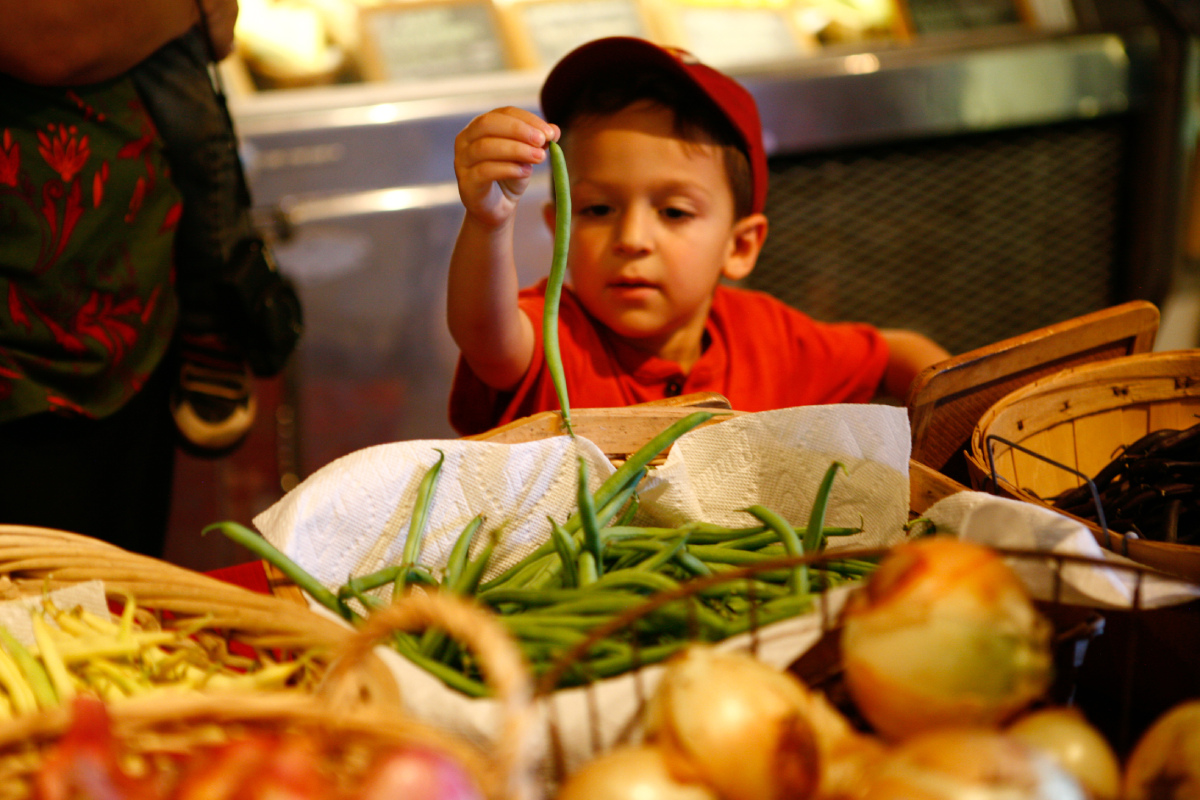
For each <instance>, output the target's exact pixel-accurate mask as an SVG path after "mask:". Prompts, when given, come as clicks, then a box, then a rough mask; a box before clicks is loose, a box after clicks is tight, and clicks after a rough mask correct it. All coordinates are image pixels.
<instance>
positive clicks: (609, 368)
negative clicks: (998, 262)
mask: <svg viewBox="0 0 1200 800" xmlns="http://www.w3.org/2000/svg"><path fill="white" fill-rule="evenodd" d="M545 288H546V282H545V281H542V282H541V283H539V284H538V285H537V286H533V287H530V288H528V289H524V290H522V292H521V295H520V303H521V309H522V310H523V311H524V312H525V313H526V314H528V315H529V318H530V319H531V320H533V330H534V335H535V338H536V342H535V347H534V353H533V362H532V363H531V364H530V366H529V370H528V371H527V372H526V374H525V377H524V378H522V379H521V382H520V383H519V384H518V385H517V386H516V388H514V389H512V390H511V391H507V392H498V391H496V390H495V389H492V388H490V387H489V386H487V385H486V384H484V383H483V382H482V381H481V380H479V378H478V377H477V376H476V375H475V373H474V372H472V371H471V368H470V367H469V366H467V364H466V362H465V361H464V360H462V359H461V358H460V359H459V362H458V370H457V372H456V374H455V376H454V385H453V388H452V389H451V392H450V423H451V424H452V425H453V426H454V428H455V430H457V431H458V432H459V433H460V434H461V435H463V436H468V435H471V434H475V433H482V432H484V431H487V430H491V429H492V428H494V427H496V426H498V425H503V424H505V423H508V422H511V421H512V420H514V419H520V418H521V417H526V416H529V415H530V414H536V413H538V412H539V411H547V410H556V409H558V407H559V404H558V397H557V395H555V393H554V384H553V382H552V381H551V379H550V372H549V370H548V369H547V368H546V360H545V356H544V352H543V350H542V322H541V320H542V309H543V308H544V306H545V302H546V296H545ZM705 337H706V339H707V341H708V344H707V346H706V347H705V349H704V352H703V354H702V355H701V356H700V360H699V361H697V362H696V364H695V365H694V366H693V367H692V370H691V372H689V373H687V374H684V373H683V371H682V370H681V369H680V367H679V365H678V364H676V363H674V362H672V361H666V360H664V359H661V358H658V357H656V356H653V355H648V354H646V353H644V352H642V351H640V350H636V349H634V348H632V347H630V346H629V345H627V344H624V343H622V342H619V341H617V340H615V339H614V338H613V337H612V336H611V335H610V333H609V331H608V329H607V328H605V327H604V326H603V325H600V324H599V323H597V322H596V321H595V320H594V319H592V317H591V316H589V315H588V313H587V312H586V311H585V310H584V308H583V306H582V305H580V303H579V300H578V299H577V298H576V297H575V295H574V294H572V293H571V291H570V290H569V289H567V288H566V287H564V288H563V292H562V299H561V301H560V303H559V333H558V338H559V349H560V350H561V352H562V362H563V372H564V374H565V377H566V384H567V396H568V400H569V402H570V404H571V407H572V408H612V407H619V406H627V405H633V404H635V403H645V402H649V401H651V400H661V399H663V398H666V397H674V396H677V395H681V394H690V393H692V392H718V393H720V394H722V395H724V396H725V397H726V398H728V400H729V402H730V405H731V406H732V407H733V408H735V409H737V410H738V411H768V410H770V409H775V408H791V407H793V406H804V405H819V404H825V403H865V402H868V401H870V400H871V399H872V398H874V397H875V394H876V390H877V389H878V387H879V384H880V382H881V381H882V380H883V373H884V369H885V367H886V366H887V359H888V349H887V343H886V342H885V341H884V339H883V337H882V336H881V335H880V333H879V331H878V330H877V329H876V328H874V327H872V326H870V325H865V324H860V323H823V322H817V321H816V320H814V319H812V318H811V317H809V316H807V315H805V314H803V313H801V312H799V311H797V310H796V309H794V308H792V307H791V306H788V305H786V304H784V303H783V302H781V301H779V300H777V299H776V298H774V297H772V296H771V295H768V294H766V293H763V292H755V291H748V290H745V289H736V288H732V287H728V286H719V287H718V288H717V292H716V296H715V297H714V298H713V304H712V310H711V311H710V312H709V315H708V323H707V325H706V326H705Z"/></svg>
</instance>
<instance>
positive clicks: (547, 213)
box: [542, 201, 555, 236]
mask: <svg viewBox="0 0 1200 800" xmlns="http://www.w3.org/2000/svg"><path fill="white" fill-rule="evenodd" d="M554 219H555V210H554V202H553V201H551V202H548V203H546V204H545V205H544V206H542V220H543V221H545V223H546V227H547V228H549V229H550V235H551V236H553V235H554Z"/></svg>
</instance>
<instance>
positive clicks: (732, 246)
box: [721, 214, 767, 281]
mask: <svg viewBox="0 0 1200 800" xmlns="http://www.w3.org/2000/svg"><path fill="white" fill-rule="evenodd" d="M766 240H767V218H766V216H764V215H763V214H750V215H749V216H746V217H742V218H741V219H739V220H738V221H736V222H734V223H733V230H732V232H731V233H730V237H729V254H728V256H726V258H725V268H724V269H723V270H722V271H721V275H722V276H723V277H725V278H728V279H729V280H731V281H740V280H741V279H742V278H744V277H746V276H747V275H749V274H750V273H751V272H752V271H753V270H754V265H755V263H756V262H757V261H758V254H759V253H760V252H761V251H762V246H763V242H765V241H766Z"/></svg>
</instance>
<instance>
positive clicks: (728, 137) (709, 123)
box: [559, 68, 754, 219]
mask: <svg viewBox="0 0 1200 800" xmlns="http://www.w3.org/2000/svg"><path fill="white" fill-rule="evenodd" d="M640 102H649V103H653V104H655V105H658V106H661V107H663V108H666V109H669V110H670V111H671V113H672V114H673V115H674V117H675V132H676V134H677V135H678V136H679V138H681V139H683V140H685V141H690V142H697V143H704V144H709V143H712V144H715V145H716V146H717V147H718V148H720V150H721V154H722V159H723V161H724V164H725V174H726V175H727V177H728V179H729V187H730V190H731V191H732V193H733V206H734V219H741V218H742V217H745V216H748V215H749V214H751V213H753V211H754V180H753V176H752V175H751V170H750V159H749V157H748V156H747V154H746V151H745V149H744V147H743V145H742V140H741V137H740V136H739V134H738V132H737V130H736V129H735V128H734V127H733V125H732V124H731V123H730V122H729V119H728V118H727V117H726V115H725V113H724V112H722V111H721V109H719V108H718V107H717V105H716V104H715V103H714V102H713V101H712V100H711V99H710V98H709V97H708V96H707V95H706V94H704V92H702V91H700V90H699V89H697V88H695V87H694V86H690V85H688V84H686V83H684V82H682V81H680V80H679V79H678V78H677V77H675V76H673V75H671V74H669V73H666V72H663V71H647V70H644V69H639V70H637V71H633V70H621V69H619V68H617V69H615V70H610V71H608V72H606V73H605V74H604V75H597V76H596V77H595V78H594V79H592V80H590V81H587V82H586V83H584V84H582V85H581V86H579V87H578V90H577V92H576V93H575V94H574V96H573V97H572V98H571V100H570V101H569V104H568V105H567V107H566V109H565V114H564V116H563V117H562V119H561V121H560V122H559V126H560V127H561V128H562V131H563V135H564V137H565V136H567V135H568V133H569V131H570V129H571V127H572V125H574V124H575V123H576V122H578V121H579V120H580V119H582V118H588V117H604V116H609V115H612V114H616V113H617V112H619V111H623V110H624V109H626V108H629V107H630V106H632V105H635V104H636V103H640Z"/></svg>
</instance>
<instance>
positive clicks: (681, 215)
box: [662, 206, 695, 219]
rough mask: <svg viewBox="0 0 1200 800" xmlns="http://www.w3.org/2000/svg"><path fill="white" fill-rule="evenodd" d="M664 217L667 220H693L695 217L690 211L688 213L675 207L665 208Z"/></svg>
mask: <svg viewBox="0 0 1200 800" xmlns="http://www.w3.org/2000/svg"><path fill="white" fill-rule="evenodd" d="M662 215H663V216H664V217H666V218H667V219H691V218H692V217H693V216H695V215H694V214H692V212H690V211H686V210H684V209H682V208H675V207H673V206H668V207H667V208H664V209H663V210H662Z"/></svg>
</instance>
